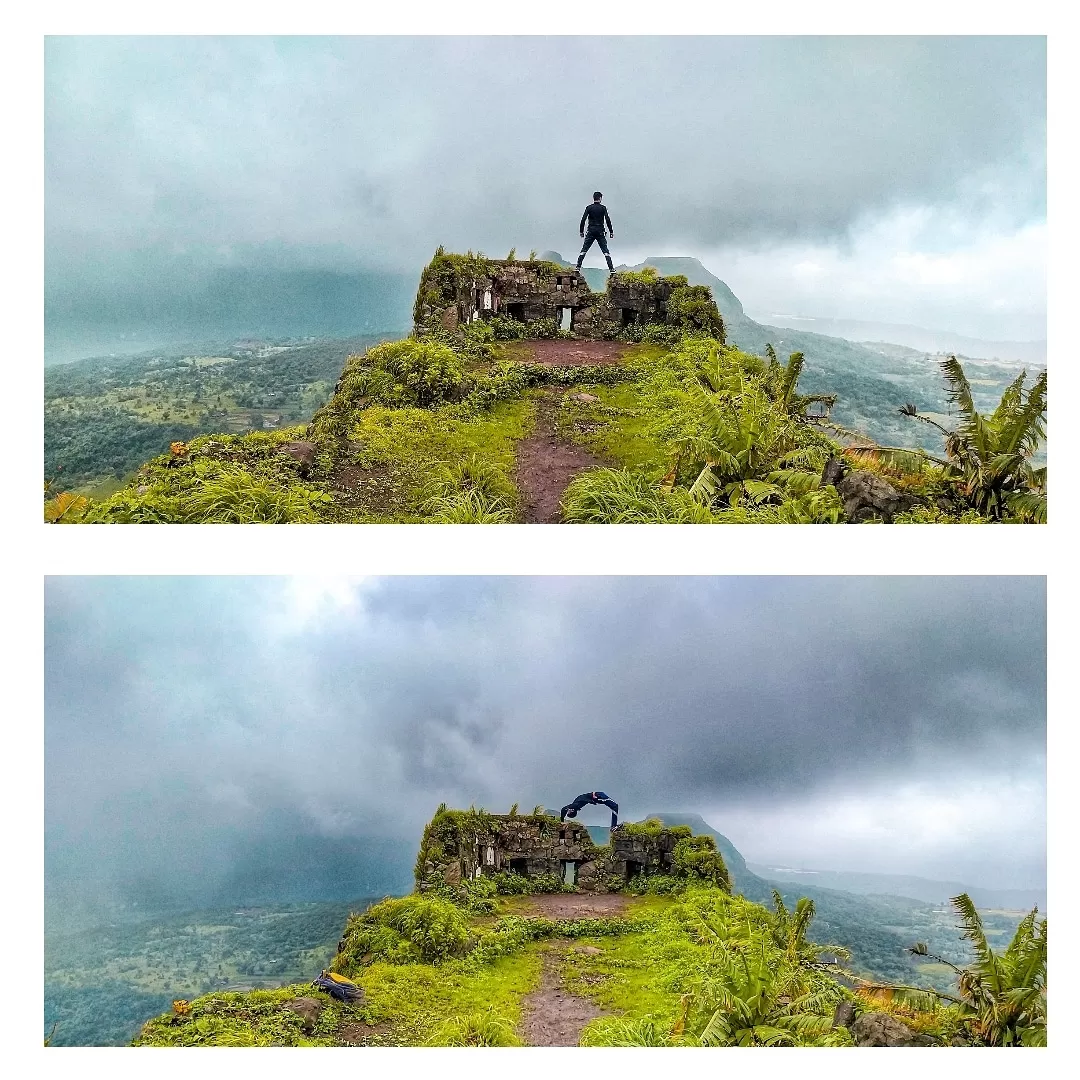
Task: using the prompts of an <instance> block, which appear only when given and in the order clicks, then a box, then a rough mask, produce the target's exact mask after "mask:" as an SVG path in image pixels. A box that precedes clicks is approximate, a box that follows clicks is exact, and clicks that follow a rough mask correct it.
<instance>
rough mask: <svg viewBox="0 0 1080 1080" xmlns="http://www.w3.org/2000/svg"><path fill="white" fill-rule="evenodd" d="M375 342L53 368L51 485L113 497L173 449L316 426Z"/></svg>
mask: <svg viewBox="0 0 1080 1080" xmlns="http://www.w3.org/2000/svg"><path fill="white" fill-rule="evenodd" d="M379 340H381V339H380V338H376V337H364V338H351V339H348V340H341V341H321V342H317V343H314V344H298V345H288V346H286V345H260V346H255V345H239V346H238V345H225V346H219V347H217V348H213V349H207V350H206V351H205V354H204V355H184V356H167V355H155V356H149V357H147V356H143V357H128V358H114V357H110V358H107V359H91V360H80V361H77V362H75V363H72V364H62V365H57V366H54V367H48V368H46V369H45V476H46V477H48V478H50V479H52V480H53V481H54V483H55V484H62V485H63V486H65V487H67V488H70V489H75V490H84V491H91V490H95V491H98V492H104V493H108V490H107V489H108V487H109V486H110V484H111V485H112V486H118V484H119V481H121V480H122V479H124V478H125V477H127V476H129V475H130V474H131V473H132V472H134V471H135V470H136V469H137V468H138V467H139V466H140V465H142V464H143V463H144V462H145V461H146V460H147V459H148V458H151V457H153V456H154V455H155V454H160V453H162V452H164V451H165V450H167V449H168V447H169V444H170V443H173V442H187V441H189V440H190V439H192V438H194V437H195V436H197V435H199V434H201V433H206V432H213V431H222V432H226V433H232V434H237V433H241V432H246V431H252V430H254V431H262V430H270V429H276V428H280V427H290V426H292V425H294V424H298V423H301V422H304V421H306V420H309V419H310V418H311V416H312V415H313V414H314V412H315V411H316V409H318V408H320V407H321V406H322V405H324V404H325V403H326V402H327V401H328V400H329V398H330V395H331V394H332V393H333V390H334V384H335V382H336V381H337V379H338V376H339V375H340V374H341V369H342V368H343V367H344V365H345V359H346V357H348V356H349V355H350V354H353V353H355V352H356V351H357V350H358V349H363V348H366V347H367V346H368V345H370V344H373V343H374V342H376V341H379Z"/></svg>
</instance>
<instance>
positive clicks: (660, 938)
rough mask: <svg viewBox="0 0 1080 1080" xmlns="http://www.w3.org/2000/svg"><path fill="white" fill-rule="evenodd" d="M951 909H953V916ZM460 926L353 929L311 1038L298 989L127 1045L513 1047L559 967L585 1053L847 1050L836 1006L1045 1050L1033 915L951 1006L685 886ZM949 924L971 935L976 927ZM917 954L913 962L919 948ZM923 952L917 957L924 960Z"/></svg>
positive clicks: (428, 905) (395, 906) (145, 1034)
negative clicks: (615, 908)
mask: <svg viewBox="0 0 1080 1080" xmlns="http://www.w3.org/2000/svg"><path fill="white" fill-rule="evenodd" d="M963 899H964V898H960V899H958V901H957V903H958V906H962V903H963ZM500 904H501V905H502V906H501V908H500V912H499V913H498V914H497V915H496V917H494V918H493V917H492V916H490V915H488V916H476V915H469V914H468V912H467V911H466V910H465V909H463V908H461V907H460V906H459V905H458V904H455V903H454V901H453V900H451V899H450V898H449V897H448V896H440V897H426V896H418V895H414V896H412V897H405V898H402V899H400V900H394V901H384V902H383V903H382V904H380V905H377V907H376V908H372V909H369V911H368V912H367V913H365V915H364V916H360V917H356V916H354V917H353V918H351V919H350V921H349V924H348V926H347V927H346V931H345V935H344V939H343V942H342V950H341V951H340V952H339V953H338V956H337V958H336V959H335V964H334V967H335V969H336V970H338V971H343V972H344V973H345V974H347V975H348V977H349V978H351V979H352V980H353V981H354V982H355V983H356V985H358V986H359V987H360V989H361V991H362V996H361V999H360V1000H359V1001H358V1002H356V1003H355V1004H340V1003H337V1002H332V1001H330V1000H328V999H327V1000H325V1001H323V1000H322V998H321V997H320V998H319V1000H320V1001H322V1005H323V1007H322V1008H321V1011H319V1012H318V1015H317V1019H315V1020H314V1021H313V1022H312V1023H309V1024H307V1025H306V1026H305V1025H304V1024H303V1023H302V1022H301V1015H300V1011H296V1010H294V1008H293V1007H290V1003H291V1002H295V1001H296V999H297V998H306V997H311V996H312V995H313V994H314V993H316V992H314V991H312V989H311V988H310V987H308V986H306V985H304V984H299V983H298V984H293V985H291V986H288V987H283V988H281V989H278V990H263V991H254V992H251V993H246V994H230V993H216V994H211V995H208V996H204V997H201V998H198V999H196V1000H194V1001H191V1002H180V1003H178V1004H177V1005H176V1007H174V1009H173V1011H172V1013H169V1014H166V1015H164V1016H161V1017H159V1018H157V1019H155V1020H152V1021H150V1022H149V1023H148V1024H147V1025H146V1026H145V1027H144V1029H143V1030H142V1032H141V1033H140V1035H139V1036H138V1038H137V1039H136V1044H137V1045H159V1046H160V1045H181V1046H190V1045H312V1044H315V1045H340V1044H342V1043H345V1044H357V1043H360V1044H388V1045H418V1044H428V1045H462V1044H466V1043H467V1044H471V1045H514V1044H517V1043H519V1042H520V1041H521V1040H520V1034H519V1025H520V1023H521V1021H522V1016H523V1008H524V999H525V997H526V995H528V994H529V993H530V992H532V991H534V990H536V989H537V988H538V986H539V985H540V977H541V969H542V960H543V959H544V958H545V957H546V963H548V964H551V963H555V964H556V966H557V969H558V978H559V981H560V982H561V984H562V985H563V987H564V988H565V990H566V991H567V992H569V993H571V994H576V995H578V996H580V997H584V998H588V999H591V1000H593V1001H595V1002H596V1004H597V1005H598V1006H600V1008H601V1010H602V1011H603V1012H604V1013H605V1014H606V1015H603V1016H601V1018H599V1019H597V1020H595V1021H593V1022H592V1023H590V1024H589V1025H588V1026H587V1027H586V1028H585V1029H584V1031H583V1033H582V1036H581V1042H582V1044H583V1045H607V1046H625V1045H664V1046H673V1045H697V1046H702V1045H704V1046H724V1045H748V1046H774V1045H851V1041H852V1038H851V1034H850V1032H849V1031H848V1030H847V1029H846V1028H844V1027H837V1026H834V1012H835V1009H836V1006H837V1005H838V1004H840V1003H841V1002H844V1001H847V1002H850V1003H851V1005H852V1007H853V1008H854V1010H855V1012H856V1014H857V1013H858V1012H860V1011H883V1010H884V1011H887V1012H892V1013H893V1014H894V1015H896V1016H898V1017H900V1018H901V1019H903V1020H904V1021H905V1022H906V1023H907V1024H908V1025H909V1026H910V1027H911V1028H912V1029H914V1030H915V1031H917V1032H919V1033H921V1034H922V1035H924V1036H926V1037H928V1038H929V1040H930V1041H937V1042H943V1043H949V1042H953V1043H956V1042H963V1043H969V1044H970V1043H975V1044H993V1045H1017V1044H1021V1043H1022V1044H1025V1045H1033V1044H1040V1043H1043V1042H1045V921H1044V922H1043V923H1041V924H1040V923H1036V922H1035V916H1034V915H1031V916H1030V917H1029V918H1028V919H1027V920H1025V921H1024V922H1023V923H1022V924H1021V926H1020V928H1019V929H1018V931H1017V933H1016V935H1015V937H1014V940H1013V942H1012V943H1011V944H1010V946H1009V948H1008V949H1007V950H1006V951H1005V952H1004V953H1001V954H997V953H995V952H994V951H993V950H992V949H991V948H990V947H989V946H988V945H984V946H980V945H979V943H978V941H977V940H976V945H977V949H976V961H975V963H974V964H973V965H972V966H970V967H968V968H964V969H961V970H959V971H958V973H957V974H958V986H957V987H956V989H955V991H954V992H953V993H951V994H926V993H925V992H920V991H912V990H907V989H905V988H903V987H884V986H881V985H871V986H867V987H866V988H865V989H864V990H858V989H855V990H853V989H851V988H850V980H846V979H844V978H843V968H842V966H841V964H840V963H838V961H841V962H842V960H843V957H844V950H842V949H841V948H839V947H837V946H832V945H822V944H816V943H815V942H814V941H813V939H812V938H811V937H810V930H811V927H812V922H813V919H814V914H815V912H814V905H813V903H812V902H811V901H809V900H805V899H804V900H801V901H800V902H799V903H798V904H797V905H796V906H795V908H794V909H793V910H788V909H787V908H786V907H785V906H784V904H783V902H782V900H781V899H780V897H779V896H778V895H777V896H774V899H773V906H772V909H771V910H770V909H769V908H766V907H764V906H762V905H759V904H755V903H753V902H751V901H749V900H746V899H745V898H743V897H739V896H732V895H731V894H729V893H728V892H727V891H726V890H724V889H722V888H716V887H715V886H709V885H704V884H693V883H691V882H688V881H685V880H684V882H683V884H682V887H681V888H680V889H679V890H678V891H676V892H675V893H673V894H672V895H669V896H666V897H656V896H650V897H647V898H642V899H639V900H632V901H630V905H631V907H630V910H629V911H628V912H627V914H626V915H625V916H622V917H617V918H612V919H595V918H593V919H563V920H551V919H545V918H542V917H541V918H536V917H533V918H530V917H522V916H521V915H517V914H513V913H512V909H511V908H510V907H509V904H510V902H509V901H501V902H500ZM962 929H963V931H964V933H965V935H966V936H967V937H968V938H969V939H977V936H978V933H979V925H978V922H977V916H976V917H975V918H972V917H970V915H967V916H965V918H964V920H963V922H962ZM920 948H922V947H920V946H916V947H915V951H916V952H918V951H920ZM923 952H925V949H923Z"/></svg>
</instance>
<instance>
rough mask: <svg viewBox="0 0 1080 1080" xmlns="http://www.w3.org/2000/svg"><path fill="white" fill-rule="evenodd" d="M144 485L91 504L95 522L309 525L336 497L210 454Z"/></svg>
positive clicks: (90, 513) (89, 514) (90, 514)
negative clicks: (224, 460) (258, 472)
mask: <svg viewBox="0 0 1080 1080" xmlns="http://www.w3.org/2000/svg"><path fill="white" fill-rule="evenodd" d="M143 488H144V490H133V489H132V488H126V489H124V490H123V491H118V492H117V493H116V494H115V495H112V496H110V497H109V498H108V499H106V500H105V501H104V502H102V503H98V504H95V505H93V506H92V507H91V508H90V510H89V511H88V512H87V513H86V516H85V517H84V518H83V520H84V521H86V522H91V523H118V524H142V523H157V522H176V523H201V524H251V523H256V524H285V523H300V524H310V523H314V522H317V521H318V520H319V512H320V510H321V509H322V508H324V507H327V506H329V505H330V504H331V503H332V502H333V500H332V499H331V497H330V496H329V495H327V494H326V493H325V492H322V491H318V490H316V489H315V488H311V487H308V486H306V485H305V484H301V483H297V482H291V481H290V480H283V479H281V478H278V477H272V476H266V475H259V474H256V473H253V472H251V471H249V470H247V469H245V468H242V467H241V466H239V465H233V464H231V463H229V462H223V461H217V460H216V459H214V458H211V457H200V458H196V459H195V460H194V461H192V462H191V464H190V465H189V466H186V467H184V468H183V469H182V470H177V472H176V474H173V475H170V474H169V473H167V472H164V471H162V472H160V473H159V474H158V475H157V476H156V477H155V479H154V480H153V481H152V482H151V483H149V484H146V485H143Z"/></svg>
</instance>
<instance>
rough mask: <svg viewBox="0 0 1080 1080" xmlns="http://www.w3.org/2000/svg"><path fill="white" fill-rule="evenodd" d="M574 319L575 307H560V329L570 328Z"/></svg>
mask: <svg viewBox="0 0 1080 1080" xmlns="http://www.w3.org/2000/svg"><path fill="white" fill-rule="evenodd" d="M573 319H574V309H573V308H569V307H564V308H559V329H560V330H569V329H570V324H571V323H572V322H573Z"/></svg>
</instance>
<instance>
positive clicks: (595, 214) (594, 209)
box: [576, 191, 615, 274]
mask: <svg viewBox="0 0 1080 1080" xmlns="http://www.w3.org/2000/svg"><path fill="white" fill-rule="evenodd" d="M603 197H604V196H603V194H601V192H599V191H594V192H593V193H592V198H593V201H592V202H591V203H589V205H588V206H586V207H585V213H584V214H582V215H581V221H580V222H579V224H578V232H579V233H580V234H581V235H582V236H583V237H584V238H585V243H584V244H582V245H581V254H580V255H579V256H578V257H577V267H576V269H578V270H580V269H581V264H582V262H583V261H584V259H585V252H586V251H588V250H589V248H591V247H592V246H593V241H595V242H596V243H598V244H599V245H600V250H601V251H602V252H603V253H604V258H605V259H607V268H608V273H609V274H614V273H615V267H614V266H612V264H611V255H610V254H608V246H607V239H606V237H605V236H604V226H605V225H606V226H607V231H608V232H609V233H611V239H612V240H614V239H615V230H614V229H613V228H612V226H611V217H610V215H609V214H608V212H607V207H606V206H605V205H604V204H603V203H602V202H601V201H600V200H601V199H602V198H603ZM586 222H588V223H589V230H588V232H586V231H585V223H586Z"/></svg>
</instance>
